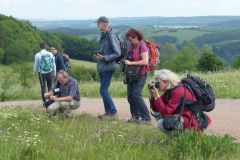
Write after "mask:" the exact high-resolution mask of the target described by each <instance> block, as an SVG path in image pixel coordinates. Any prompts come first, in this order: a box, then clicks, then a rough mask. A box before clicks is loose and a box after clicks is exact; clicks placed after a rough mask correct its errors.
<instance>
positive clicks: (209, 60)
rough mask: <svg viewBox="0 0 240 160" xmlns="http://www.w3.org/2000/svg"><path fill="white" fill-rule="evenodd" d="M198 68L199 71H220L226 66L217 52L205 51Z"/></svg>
mask: <svg viewBox="0 0 240 160" xmlns="http://www.w3.org/2000/svg"><path fill="white" fill-rule="evenodd" d="M197 68H198V70H199V71H203V72H207V71H219V70H222V69H223V68H224V64H223V62H222V60H221V59H220V58H219V57H217V55H216V54H210V53H203V55H202V56H201V58H200V60H199V62H198V66H197Z"/></svg>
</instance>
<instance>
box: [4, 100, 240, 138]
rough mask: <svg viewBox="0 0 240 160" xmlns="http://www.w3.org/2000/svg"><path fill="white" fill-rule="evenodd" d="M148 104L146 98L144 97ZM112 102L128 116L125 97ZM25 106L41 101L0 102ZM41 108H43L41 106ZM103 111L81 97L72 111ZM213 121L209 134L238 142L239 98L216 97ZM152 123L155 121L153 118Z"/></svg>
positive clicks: (99, 103)
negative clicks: (79, 105) (229, 137)
mask: <svg viewBox="0 0 240 160" xmlns="http://www.w3.org/2000/svg"><path fill="white" fill-rule="evenodd" d="M145 101H146V102H147V104H148V100H147V99H145ZM114 102H115V104H116V106H117V109H118V116H119V118H120V119H121V120H127V119H128V118H129V117H130V113H129V105H128V102H127V99H126V98H115V99H114ZM4 106H6V107H10V106H25V107H30V108H37V107H39V108H42V107H40V106H41V101H32V100H26V101H9V102H0V107H4ZM42 109H43V108H42ZM103 112H104V109H103V102H102V99H99V98H82V100H81V107H80V108H79V109H77V110H75V111H74V113H76V114H81V113H89V114H92V115H94V116H97V115H98V114H102V113H103ZM208 115H209V116H210V117H211V118H212V120H213V122H212V123H211V125H210V126H209V127H208V129H207V130H206V131H205V132H206V133H209V134H217V135H224V134H230V135H231V136H233V137H235V138H236V139H237V141H238V142H240V99H217V101H216V108H215V110H214V111H212V112H210V113H208ZM153 125H155V122H154V120H153Z"/></svg>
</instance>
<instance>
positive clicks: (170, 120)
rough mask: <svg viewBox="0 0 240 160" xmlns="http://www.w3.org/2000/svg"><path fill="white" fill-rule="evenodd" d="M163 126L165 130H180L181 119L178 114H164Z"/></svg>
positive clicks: (181, 128) (181, 127)
mask: <svg viewBox="0 0 240 160" xmlns="http://www.w3.org/2000/svg"><path fill="white" fill-rule="evenodd" d="M163 128H164V129H165V130H167V131H174V130H175V131H181V130H183V121H182V117H181V116H180V115H172V116H164V117H163Z"/></svg>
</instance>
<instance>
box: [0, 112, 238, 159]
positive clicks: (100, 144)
mask: <svg viewBox="0 0 240 160" xmlns="http://www.w3.org/2000/svg"><path fill="white" fill-rule="evenodd" d="M0 117H1V119H0V148H1V150H0V159H2V160H13V159H14V160H33V159H34V160H48V159H49V160H50V159H51V160H55V159H56V160H60V159H61V160H67V159H76V160H81V159H83V160H107V159H108V160H136V159H138V160H157V159H163V160H168V159H169V160H170V159H176V160H182V159H184V160H185V159H186V160H187V159H195V160H203V159H204V160H205V159H210V160H216V159H229V160H231V159H233V160H234V159H239V158H240V157H239V156H240V155H239V154H238V153H239V152H240V146H239V144H237V143H234V142H233V139H232V138H231V137H229V136H224V137H219V136H206V135H204V134H202V133H200V134H199V133H194V132H186V133H184V134H182V135H181V136H180V137H178V138H174V137H169V136H166V135H165V134H163V133H161V132H160V131H158V130H157V129H155V128H154V127H152V126H143V125H134V124H128V123H126V122H121V121H116V120H115V121H113V120H99V119H98V118H94V117H91V116H89V115H78V116H75V117H71V118H67V119H63V118H60V117H55V118H49V117H48V116H47V114H46V113H45V111H41V110H31V109H21V108H1V112H0Z"/></svg>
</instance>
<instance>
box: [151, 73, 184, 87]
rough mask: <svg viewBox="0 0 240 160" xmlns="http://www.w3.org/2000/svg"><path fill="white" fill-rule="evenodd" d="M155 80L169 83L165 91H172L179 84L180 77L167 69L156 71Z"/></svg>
mask: <svg viewBox="0 0 240 160" xmlns="http://www.w3.org/2000/svg"><path fill="white" fill-rule="evenodd" d="M155 80H156V81H164V82H169V86H168V87H167V89H172V88H174V87H176V86H177V85H178V84H179V83H180V82H181V79H180V77H179V76H178V75H177V74H176V73H174V72H172V71H170V70H168V69H161V70H159V71H157V72H156V75H155Z"/></svg>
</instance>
